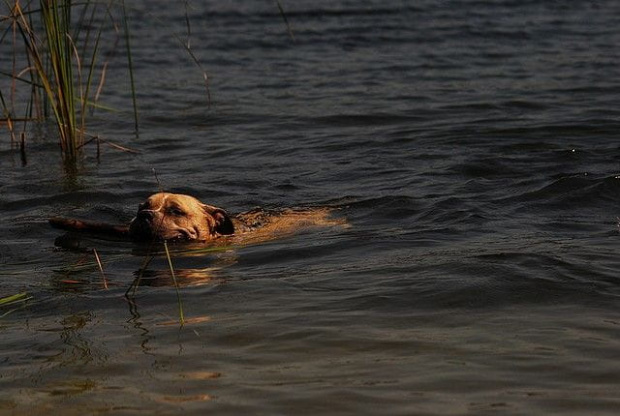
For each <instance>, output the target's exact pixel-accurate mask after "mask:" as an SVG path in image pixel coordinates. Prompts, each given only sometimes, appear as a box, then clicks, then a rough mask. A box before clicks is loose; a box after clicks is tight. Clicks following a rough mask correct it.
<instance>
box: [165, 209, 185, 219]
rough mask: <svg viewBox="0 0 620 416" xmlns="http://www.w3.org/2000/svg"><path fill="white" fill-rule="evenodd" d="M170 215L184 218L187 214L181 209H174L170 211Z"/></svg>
mask: <svg viewBox="0 0 620 416" xmlns="http://www.w3.org/2000/svg"><path fill="white" fill-rule="evenodd" d="M168 214H170V215H174V216H176V217H182V216H183V215H185V212H184V211H183V210H182V209H180V208H176V207H172V208H170V209H168Z"/></svg>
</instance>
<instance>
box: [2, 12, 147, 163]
mask: <svg viewBox="0 0 620 416" xmlns="http://www.w3.org/2000/svg"><path fill="white" fill-rule="evenodd" d="M5 5H6V7H7V8H8V9H9V10H10V13H9V14H8V15H7V16H5V17H4V18H1V19H0V23H4V24H5V30H4V33H3V35H2V36H1V37H0V43H3V42H12V43H13V45H12V50H13V54H14V56H13V68H12V71H11V73H6V72H4V73H3V75H5V76H9V77H11V78H12V80H13V83H12V86H11V94H10V95H11V97H13V98H14V97H15V90H16V89H17V83H18V82H19V83H20V84H22V85H23V84H24V83H25V84H27V86H28V88H29V89H30V96H29V99H28V100H29V102H28V105H27V108H26V112H27V114H26V115H25V116H24V117H21V118H22V119H25V120H37V121H41V120H45V119H51V120H53V122H54V124H55V126H56V127H57V131H58V137H59V144H60V149H61V153H62V156H63V159H64V160H65V161H66V162H74V161H76V160H77V159H78V158H79V156H80V155H81V152H82V149H83V147H84V145H85V137H86V122H87V117H88V116H89V115H90V113H91V111H89V110H91V109H93V108H94V107H96V106H97V100H98V98H99V95H100V92H101V89H102V87H103V83H104V80H105V73H106V70H107V67H108V62H103V63H100V62H99V57H100V50H101V42H102V33H103V32H104V30H105V29H106V28H107V25H108V23H110V22H111V23H112V26H113V27H114V28H117V27H118V26H119V25H116V24H115V22H113V21H112V20H113V19H115V17H114V13H112V10H111V9H112V7H113V6H115V7H118V3H117V2H115V1H113V0H109V1H108V2H107V3H105V2H103V1H91V0H84V1H81V2H73V1H72V0H39V1H38V2H36V1H31V2H27V3H26V4H25V6H23V7H22V5H21V3H20V0H5ZM119 13H120V19H122V20H123V22H124V24H123V25H122V27H123V28H124V31H125V37H124V39H125V44H126V54H127V60H128V63H129V70H130V75H131V76H130V82H131V90H132V92H133V97H134V100H133V107H134V116H135V120H136V121H135V123H136V129H137V125H138V121H137V120H138V113H137V104H136V101H135V87H134V82H133V81H134V80H133V70H132V65H131V50H130V46H129V33H128V30H129V29H128V28H129V26H128V24H127V17H126V13H125V5H124V2H121V4H120V7H119ZM9 33H10V34H12V35H13V36H9V35H8V34H9ZM116 36H117V39H116V40H113V42H112V43H113V45H114V47H115V45H116V44H117V43H118V38H119V37H120V35H119V34H118V33H117V34H116ZM108 40H109V39H108ZM97 78H99V83H98V84H96V79H97ZM6 95H7V94H2V92H0V105H1V106H2V112H3V119H4V120H6V123H7V126H8V127H9V130H10V131H11V134H12V137H14V132H13V129H14V122H13V120H14V119H15V110H14V108H15V103H14V102H13V98H12V99H10V100H9V99H7V97H6ZM12 140H13V139H12Z"/></svg>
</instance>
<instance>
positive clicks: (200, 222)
mask: <svg viewBox="0 0 620 416" xmlns="http://www.w3.org/2000/svg"><path fill="white" fill-rule="evenodd" d="M234 232H235V227H234V225H233V222H232V220H231V218H230V217H229V216H228V214H227V213H226V211H224V210H223V209H221V208H217V207H214V206H211V205H207V204H203V203H202V202H200V201H199V200H197V199H196V198H194V197H193V196H189V195H183V194H171V193H164V192H162V193H158V194H154V195H151V196H150V197H149V199H147V200H146V202H144V203H143V204H140V206H139V208H138V214H137V215H136V218H134V219H133V221H131V224H130V225H129V236H130V237H131V238H132V239H134V240H194V241H206V240H211V239H213V238H216V237H219V236H221V235H230V234H234Z"/></svg>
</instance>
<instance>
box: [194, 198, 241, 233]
mask: <svg viewBox="0 0 620 416" xmlns="http://www.w3.org/2000/svg"><path fill="white" fill-rule="evenodd" d="M202 208H203V209H204V210H205V212H206V213H207V214H208V215H210V216H211V217H212V218H213V220H214V224H213V226H212V229H211V232H212V233H218V234H221V235H230V234H234V233H235V226H234V225H233V222H232V220H231V219H230V216H229V215H228V214H227V213H226V211H224V210H223V209H221V208H217V207H214V206H211V205H206V204H203V205H202Z"/></svg>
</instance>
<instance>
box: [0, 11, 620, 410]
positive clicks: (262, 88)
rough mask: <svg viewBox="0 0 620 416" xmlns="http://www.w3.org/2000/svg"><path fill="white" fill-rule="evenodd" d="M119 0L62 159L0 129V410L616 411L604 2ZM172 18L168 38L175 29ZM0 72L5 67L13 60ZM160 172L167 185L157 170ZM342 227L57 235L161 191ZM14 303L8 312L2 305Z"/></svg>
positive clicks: (611, 60) (609, 16) (615, 164)
mask: <svg viewBox="0 0 620 416" xmlns="http://www.w3.org/2000/svg"><path fill="white" fill-rule="evenodd" d="M282 5H283V7H284V9H285V10H286V15H287V19H288V21H289V23H290V25H291V28H292V30H293V33H294V36H295V41H293V40H291V38H290V36H289V35H288V33H287V30H286V25H285V24H284V23H283V20H282V17H281V16H280V13H279V11H278V7H277V4H276V3H275V2H269V1H266V2H256V1H237V2H215V1H207V2H197V1H194V2H190V3H189V8H188V16H189V20H190V24H191V25H190V28H191V35H190V42H191V43H190V46H191V49H192V51H193V53H194V54H195V55H196V56H197V57H198V59H199V60H200V62H201V64H202V65H203V67H204V68H205V69H206V71H207V73H208V75H209V82H210V93H211V100H212V102H211V106H210V107H209V106H208V104H207V98H206V93H205V88H204V84H203V78H202V72H201V70H200V68H198V67H197V66H196V65H195V64H194V62H193V61H192V59H191V58H190V57H189V56H188V55H187V53H186V52H185V50H184V49H183V47H182V46H181V44H180V42H179V39H182V40H185V39H186V38H187V28H186V24H185V8H184V6H183V2H156V4H154V3H153V2H147V1H142V0H140V1H134V2H131V5H128V7H129V14H130V18H131V22H130V27H131V39H132V48H133V60H134V63H135V67H136V79H137V90H138V106H139V112H140V133H139V137H135V135H134V134H133V119H132V114H131V100H130V95H129V87H128V85H129V84H128V76H127V73H126V72H125V71H123V68H122V62H123V60H122V51H121V52H118V54H117V55H116V56H115V57H112V58H111V59H112V61H111V62H112V63H113V64H115V65H116V68H111V69H110V72H109V74H108V81H107V84H106V87H105V89H104V95H103V97H102V103H104V104H106V105H109V106H112V107H116V108H117V110H118V111H116V112H114V113H105V112H103V111H99V112H97V113H96V115H95V117H94V119H92V120H91V123H90V125H89V131H90V132H91V133H93V134H99V135H100V136H101V137H102V138H104V139H105V140H108V141H110V142H114V143H116V144H119V145H122V146H126V147H130V148H133V149H136V150H137V151H139V153H138V154H132V153H125V152H121V151H119V150H116V149H114V148H112V147H109V146H104V147H103V148H102V155H101V159H100V162H99V163H97V160H96V158H95V148H94V146H93V145H90V146H88V147H87V149H86V152H85V155H86V160H85V161H84V163H83V167H82V168H81V169H80V172H79V173H78V174H77V175H69V174H65V173H64V172H63V169H62V166H61V163H60V156H59V154H58V150H57V144H56V142H55V140H54V139H53V137H51V138H50V137H47V135H45V134H43V133H42V132H38V134H37V132H31V133H30V134H29V141H28V147H27V157H28V160H27V164H25V165H22V163H21V160H20V154H19V151H18V150H16V149H15V148H12V147H11V145H10V139H9V135H8V133H6V130H4V133H2V137H3V139H2V140H0V210H1V211H0V215H1V218H2V221H1V222H0V233H1V235H2V238H1V239H0V278H1V284H0V297H5V296H9V295H13V294H17V293H22V292H26V293H27V294H28V296H29V297H31V299H30V300H28V301H27V302H25V303H23V304H19V305H13V306H0V316H2V317H1V318H0V414H15V415H38V414H50V413H54V412H59V413H62V414H65V415H73V414H76V415H77V414H80V415H82V414H115V415H116V414H145V415H151V414H161V415H168V414H192V415H193V414H196V415H202V414H207V413H210V414H217V415H225V414H230V415H240V414H252V415H275V414H282V415H284V414H295V415H305V414H307V415H317V414H329V415H341V414H342V415H344V414H355V415H376V414H383V415H462V414H471V415H482V414H503V415H549V414H562V415H570V414H574V415H584V414H596V415H616V414H618V413H619V412H620V361H619V360H618V354H619V353H618V351H619V347H620V312H619V308H618V306H619V305H620V298H619V296H620V280H619V279H618V277H619V270H620V258H619V255H618V254H619V247H620V233H619V229H618V219H617V217H618V216H619V215H620V207H619V205H618V201H619V200H620V176H619V175H620V157H619V156H620V141H619V140H618V137H619V135H620V49H619V46H618V45H620V3H618V2H615V1H612V0H601V1H591V2H565V1H548V2H539V1H512V0H495V1H439V0H433V1H431V0H421V1H417V2H407V1H398V0H382V1H374V0H365V1H347V0H336V1H324V0H313V1H307V0H300V1H295V2H292V1H286V2H283V4H282ZM175 35H177V36H178V38H176V37H175ZM2 62H3V66H4V67H6V63H7V61H6V60H3V61H2ZM153 169H155V170H156V172H157V176H158V178H159V182H160V185H158V183H157V180H156V178H155V176H154V173H153ZM160 186H161V187H163V188H164V189H166V190H169V191H176V192H183V193H190V194H192V195H195V196H197V197H198V198H200V199H201V200H203V201H205V202H208V203H210V204H213V205H217V206H220V207H224V208H226V209H227V210H228V211H230V212H232V213H235V212H243V211H247V210H250V209H252V208H254V207H256V206H261V207H265V208H284V207H304V206H330V207H334V208H336V213H335V216H336V217H337V218H340V219H345V220H346V221H347V223H348V226H347V227H340V226H333V227H324V228H317V229H309V230H304V231H303V232H300V233H298V234H296V235H294V236H290V237H288V238H282V239H279V240H274V241H270V242H266V243H263V244H255V245H249V246H244V247H229V249H228V250H225V251H222V250H214V251H209V250H203V251H201V252H187V251H181V252H178V250H177V251H175V253H174V254H173V258H172V261H173V263H174V267H175V269H176V270H177V274H178V276H177V279H178V280H179V282H180V293H179V295H180V298H181V300H182V307H183V311H184V314H185V318H186V320H187V322H186V324H185V326H183V327H180V326H179V308H178V301H177V294H176V291H175V287H174V285H173V284H172V283H171V276H170V273H169V272H168V270H169V268H168V267H169V266H168V263H167V260H166V259H165V258H164V257H162V256H160V257H158V258H156V259H155V260H153V262H152V263H151V264H149V265H148V267H147V271H146V272H145V273H144V276H143V281H142V285H141V286H139V287H138V288H137V291H136V292H135V294H134V297H133V303H131V302H129V301H128V300H127V298H126V297H125V292H126V291H127V289H128V288H129V287H130V285H131V283H132V282H133V281H134V279H135V278H136V276H137V275H138V274H139V272H138V271H139V270H140V269H141V268H142V267H143V265H144V262H145V256H144V251H143V250H140V249H139V247H136V246H134V245H133V244H130V243H120V244H119V243H116V242H110V241H104V240H97V239H87V240H84V241H81V242H80V244H82V247H87V248H96V249H97V252H98V253H99V256H100V257H101V260H102V262H103V263H104V265H103V268H104V272H105V276H106V281H107V285H108V288H107V289H105V288H104V282H103V278H102V276H101V273H100V271H99V270H98V268H97V266H96V264H95V262H94V258H93V256H92V255H91V254H90V252H79V250H63V249H59V248H57V247H56V246H55V239H56V238H57V237H59V236H60V235H61V232H59V231H58V230H54V229H52V228H51V227H49V225H48V224H47V219H48V218H49V217H51V216H55V215H64V216H70V217H78V218H87V219H94V220H101V221H109V222H124V221H128V220H130V219H131V217H132V216H133V214H134V213H135V210H136V208H137V206H138V204H139V203H140V202H142V201H143V200H144V199H145V198H146V197H147V196H148V195H149V194H150V193H153V192H156V191H157V190H158V189H159V187H160ZM7 312H10V313H8V314H7Z"/></svg>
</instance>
